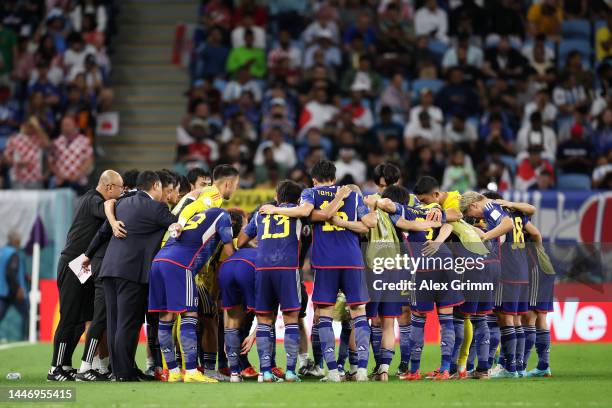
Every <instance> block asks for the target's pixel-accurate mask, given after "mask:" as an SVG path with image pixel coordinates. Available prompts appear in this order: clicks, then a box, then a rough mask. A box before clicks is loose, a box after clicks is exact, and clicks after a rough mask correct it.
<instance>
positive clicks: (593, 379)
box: [0, 344, 612, 408]
mask: <svg viewBox="0 0 612 408" xmlns="http://www.w3.org/2000/svg"><path fill="white" fill-rule="evenodd" d="M436 349H437V348H436V347H435V346H434V345H427V346H426V347H425V352H424V357H423V362H424V364H423V368H424V369H425V370H426V371H427V370H429V369H433V368H435V367H436V363H437V361H438V359H439V352H438V353H436V351H437V350H436ZM398 351H399V350H398ZM81 352H82V347H79V348H77V351H76V352H75V354H74V355H75V358H74V362H75V363H77V358H78V357H79V356H80V355H81ZM139 353H140V354H139V362H143V361H144V358H143V356H142V347H139ZM533 354H534V355H533V357H532V360H535V350H534V352H533ZM278 356H279V360H280V359H281V358H282V356H283V352H282V346H280V347H279V350H278ZM396 356H397V354H396ZM50 358H51V346H50V345H47V344H44V345H34V346H24V347H17V348H12V349H7V350H0V368H1V369H0V374H1V378H0V387H1V388H5V387H8V386H19V387H65V386H69V387H76V403H72V406H79V407H161V408H186V407H234V406H240V407H247V408H248V407H277V406H278V407H303V406H309V407H334V408H335V407H351V408H356V407H387V406H397V407H400V406H401V407H415V408H420V407H429V406H431V407H440V408H445V407H450V408H452V407H463V406H465V407H547V408H548V407H609V406H610V404H611V403H610V395H611V390H612V372H611V370H610V362H612V344H593V345H585V344H580V345H579V344H576V345H556V344H555V345H553V347H552V350H551V362H552V370H553V377H552V378H541V379H530V378H526V379H516V380H488V381H484V380H483V381H477V380H463V381H448V382H444V383H433V382H430V381H425V380H423V381H419V382H410V383H408V382H401V381H398V380H396V379H395V378H393V379H392V380H391V381H390V382H389V383H375V382H370V383H340V384H329V383H319V382H318V381H313V380H306V381H304V382H302V383H300V384H257V383H256V382H245V383H242V384H227V383H226V384H180V383H179V384H164V383H158V382H153V383H62V384H58V383H48V382H47V381H46V371H47V370H48V368H49V367H48V362H49V359H50ZM256 359H257V355H256V353H254V352H251V362H252V363H254V364H255V363H256ZM279 363H280V361H279ZM393 367H397V358H396V361H394V365H393ZM11 371H17V372H20V373H21V376H22V379H21V380H20V381H8V380H6V374H7V373H8V372H11ZM70 404H71V403H54V404H53V405H51V404H49V405H46V404H42V403H35V404H25V403H18V404H14V403H13V404H10V406H12V407H25V406H28V405H30V406H33V407H43V406H54V407H61V406H69V405H70ZM2 405H4V406H9V405H7V404H3V403H1V402H0V406H2Z"/></svg>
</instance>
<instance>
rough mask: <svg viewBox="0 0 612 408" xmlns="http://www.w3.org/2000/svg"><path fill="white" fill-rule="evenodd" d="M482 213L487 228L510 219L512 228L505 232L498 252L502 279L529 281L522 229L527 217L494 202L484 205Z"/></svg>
mask: <svg viewBox="0 0 612 408" xmlns="http://www.w3.org/2000/svg"><path fill="white" fill-rule="evenodd" d="M483 215H484V220H485V222H486V223H487V229H488V230H492V229H493V228H495V227H497V226H498V225H499V224H500V223H501V222H502V220H503V219H504V218H506V217H507V218H510V220H512V230H511V231H509V232H508V233H506V235H505V240H504V242H503V243H502V245H501V252H500V253H499V255H500V258H501V262H502V265H501V269H502V279H503V280H504V281H506V282H511V283H529V265H528V263H527V251H526V249H525V232H524V230H523V229H524V227H525V225H527V223H528V222H529V218H528V217H527V216H525V214H523V213H521V212H518V211H510V212H509V211H507V210H506V209H505V208H503V207H502V206H501V205H499V204H496V203H494V202H490V203H488V204H487V205H486V206H485V208H484V214H483ZM494 246H496V245H494Z"/></svg>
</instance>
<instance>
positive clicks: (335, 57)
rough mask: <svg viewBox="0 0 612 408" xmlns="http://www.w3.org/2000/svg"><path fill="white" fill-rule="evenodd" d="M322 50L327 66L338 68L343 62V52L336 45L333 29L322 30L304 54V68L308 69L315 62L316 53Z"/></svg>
mask: <svg viewBox="0 0 612 408" xmlns="http://www.w3.org/2000/svg"><path fill="white" fill-rule="evenodd" d="M317 52H321V53H322V55H323V63H324V65H325V66H328V67H332V68H337V67H339V66H340V65H341V64H342V54H341V53H340V49H339V48H338V47H337V46H336V45H335V43H334V40H333V34H332V31H331V30H329V29H325V30H320V31H319V32H318V33H317V37H316V42H314V43H313V44H312V45H310V46H309V47H308V48H307V49H306V52H305V54H304V64H303V65H304V68H305V69H308V68H310V67H312V66H313V65H314V64H315V62H316V61H315V54H316V53H317Z"/></svg>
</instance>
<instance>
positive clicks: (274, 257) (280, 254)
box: [244, 204, 302, 269]
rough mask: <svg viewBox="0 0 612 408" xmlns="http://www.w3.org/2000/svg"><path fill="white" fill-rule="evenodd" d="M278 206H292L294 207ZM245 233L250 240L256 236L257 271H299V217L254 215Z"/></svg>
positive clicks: (300, 231) (300, 229)
mask: <svg viewBox="0 0 612 408" xmlns="http://www.w3.org/2000/svg"><path fill="white" fill-rule="evenodd" d="M280 207H295V204H281V205H280ZM244 232H245V233H246V234H247V235H248V236H249V237H251V238H254V237H257V262H256V265H257V269H299V267H300V234H301V233H302V222H301V221H300V220H299V218H292V217H287V216H285V215H278V214H277V215H263V214H259V213H257V214H256V215H254V216H253V217H251V221H250V222H249V223H248V224H247V226H246V228H245V229H244Z"/></svg>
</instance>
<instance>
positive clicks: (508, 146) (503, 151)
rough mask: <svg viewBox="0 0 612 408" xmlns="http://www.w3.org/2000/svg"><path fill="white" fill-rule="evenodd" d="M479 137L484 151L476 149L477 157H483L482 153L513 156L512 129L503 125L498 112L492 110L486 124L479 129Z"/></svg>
mask: <svg viewBox="0 0 612 408" xmlns="http://www.w3.org/2000/svg"><path fill="white" fill-rule="evenodd" d="M480 137H481V140H482V143H481V146H483V145H484V146H483V147H484V151H483V150H482V149H478V154H477V155H476V156H477V158H478V159H484V158H485V157H484V155H483V153H491V154H493V153H494V154H498V155H505V156H514V146H513V144H512V142H513V140H514V137H513V134H512V130H511V129H510V128H509V127H507V126H504V122H503V119H502V115H501V114H500V113H498V112H494V113H492V114H491V115H490V117H489V122H488V124H487V125H485V126H483V128H482V129H481V133H480ZM478 161H480V160H478Z"/></svg>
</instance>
